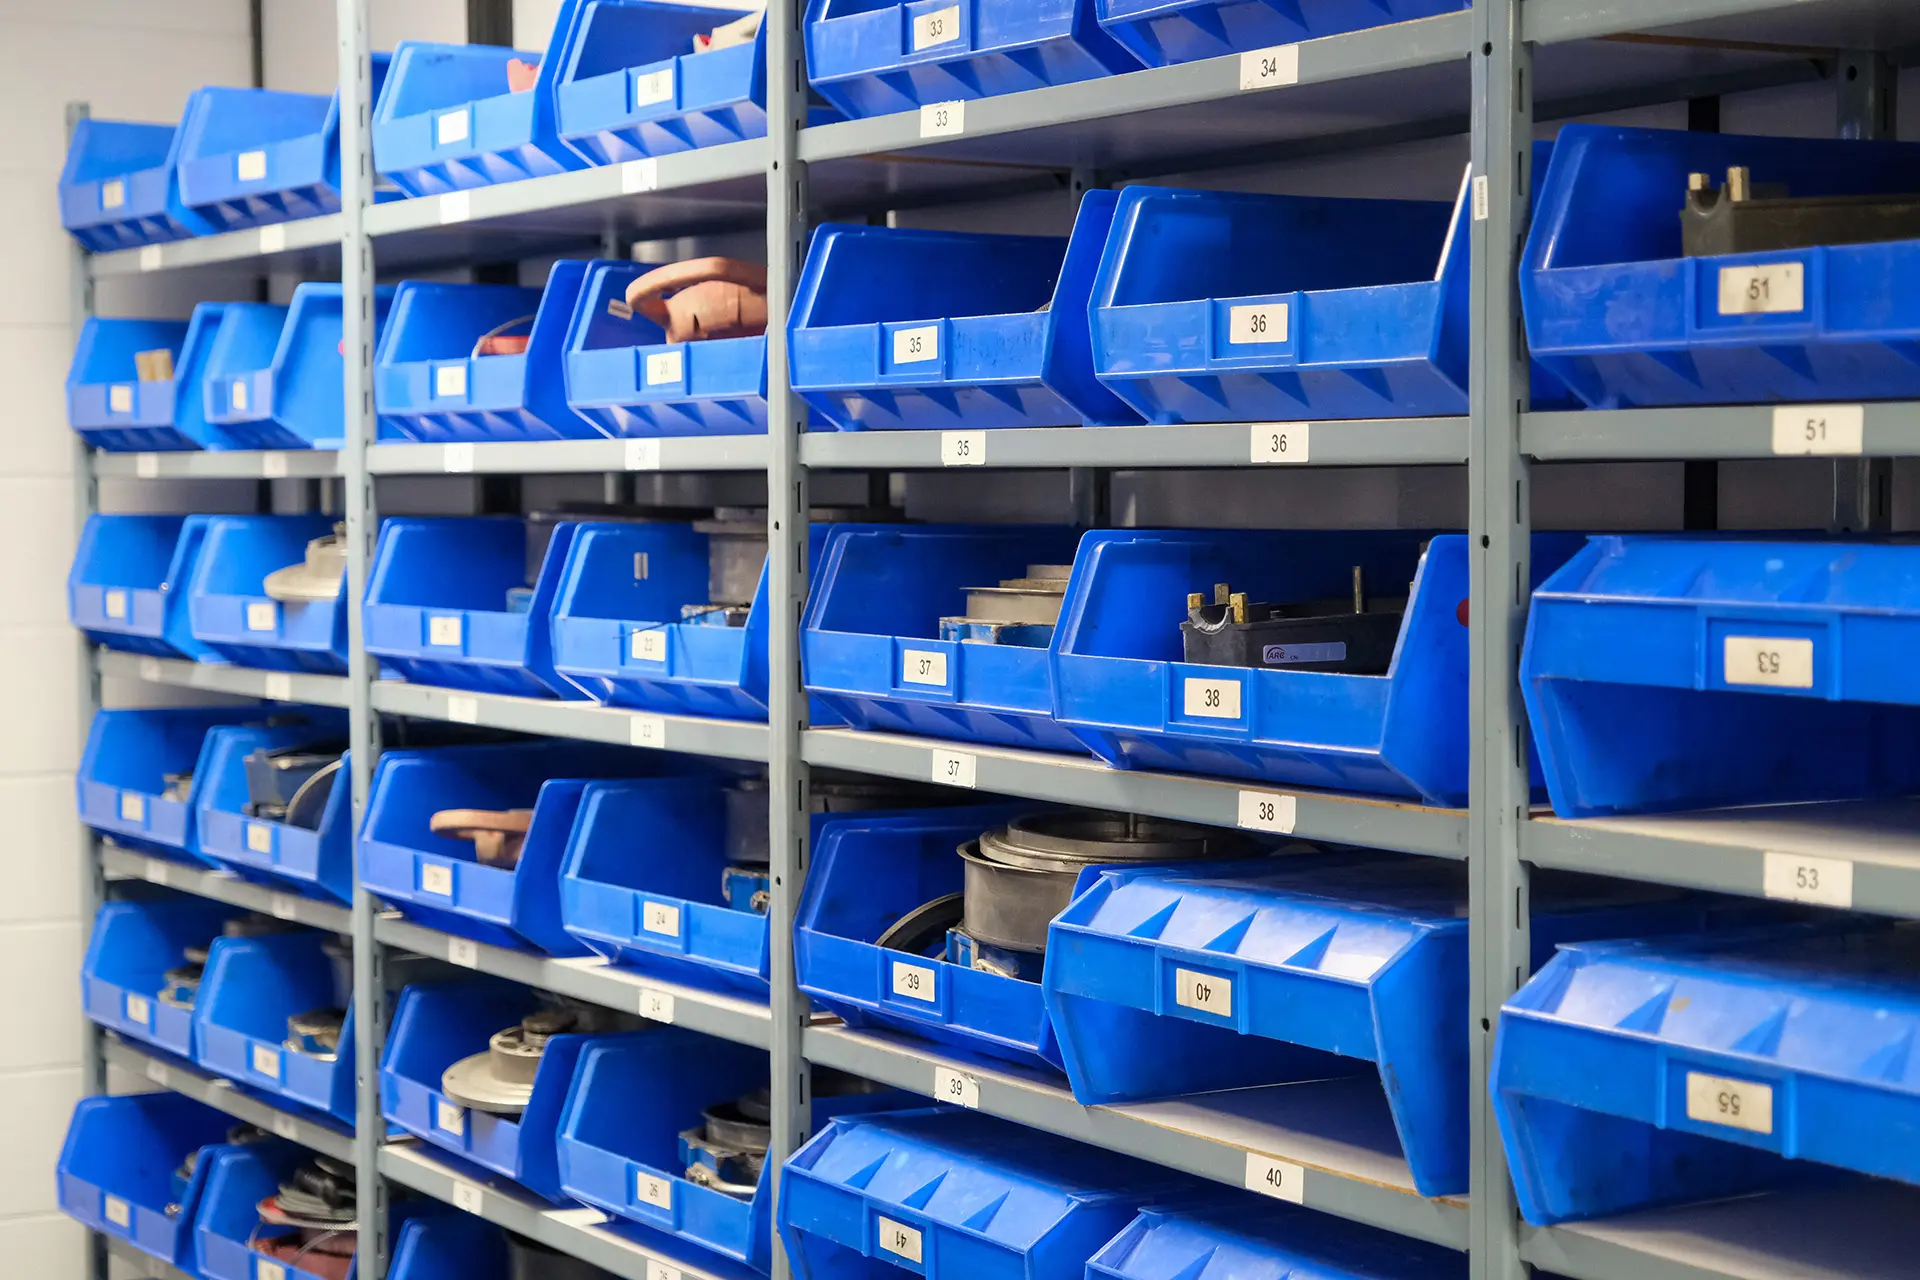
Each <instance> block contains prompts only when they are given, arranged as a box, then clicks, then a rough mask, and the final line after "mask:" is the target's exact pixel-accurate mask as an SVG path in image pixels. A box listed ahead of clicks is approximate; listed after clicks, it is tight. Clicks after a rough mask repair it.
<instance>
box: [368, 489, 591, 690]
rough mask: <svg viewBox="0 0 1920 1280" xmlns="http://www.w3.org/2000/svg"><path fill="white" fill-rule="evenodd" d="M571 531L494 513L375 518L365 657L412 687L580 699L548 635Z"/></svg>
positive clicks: (563, 524)
mask: <svg viewBox="0 0 1920 1280" xmlns="http://www.w3.org/2000/svg"><path fill="white" fill-rule="evenodd" d="M578 527H579V526H578V525H576V524H575V523H574V522H572V521H566V520H563V521H559V522H557V523H547V522H536V521H529V520H514V519H509V518H504V517H499V516H479V517H474V518H469V519H459V518H454V519H438V520H431V519H428V520H416V519H405V520H401V519H395V520H387V521H384V522H382V524H381V526H380V541H379V544H378V545H377V546H376V547H375V548H374V553H373V570H372V573H371V574H370V575H369V577H368V581H367V599H366V607H365V610H364V625H365V628H366V648H367V652H368V653H370V654H372V655H374V656H375V657H376V658H378V659H380V664H381V666H383V667H384V668H386V669H387V670H388V671H390V672H392V673H394V674H396V675H399V676H401V677H402V678H404V679H407V680H410V681H412V682H413V683H415V684H432V685H440V686H443V687H445V688H449V689H471V690H474V691H475V692H478V693H505V694H515V695H518V696H520V697H529V698H545V697H552V696H553V695H555V694H558V695H559V696H561V697H563V698H581V697H584V696H585V695H584V694H582V693H581V692H580V691H579V690H578V689H576V688H575V687H574V686H573V685H571V684H569V683H567V682H566V681H565V680H562V679H561V678H560V676H559V675H558V674H557V673H556V672H555V671H554V669H553V641H552V636H551V632H550V631H549V629H548V618H549V617H550V615H551V613H552V610H553V599H554V593H555V591H556V590H557V589H558V587H559V583H560V575H561V571H562V570H563V569H564V568H565V567H566V562H567V548H568V547H569V546H571V545H572V543H573V534H574V530H575V529H576V528H578ZM543 544H544V545H543Z"/></svg>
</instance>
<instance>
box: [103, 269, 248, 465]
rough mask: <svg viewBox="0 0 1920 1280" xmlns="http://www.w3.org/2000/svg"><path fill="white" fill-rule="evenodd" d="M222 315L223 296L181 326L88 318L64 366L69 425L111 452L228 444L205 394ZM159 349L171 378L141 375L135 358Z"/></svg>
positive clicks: (224, 309)
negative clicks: (168, 358)
mask: <svg viewBox="0 0 1920 1280" xmlns="http://www.w3.org/2000/svg"><path fill="white" fill-rule="evenodd" d="M226 313H227V304H226V303H224V302H203V303H201V304H200V305H199V306H197V307H195V308H194V309H193V319H192V320H190V321H188V322H187V323H185V324H182V323H181V322H180V321H178V320H121V319H111V318H108V317H105V316H88V317H87V320H86V323H85V324H84V325H82V326H81V328H80V341H79V343H78V344H77V345H76V346H75V347H74V349H73V363H72V365H70V366H69V367H68V369H67V421H68V423H69V424H70V425H71V426H72V427H73V429H74V430H75V431H77V432H79V433H80V435H81V438H82V439H84V440H85V441H86V442H87V443H88V444H90V445H92V446H94V447H95V448H98V449H105V450H107V451H108V452H109V453H135V452H142V453H171V452H178V451H180V450H183V449H224V448H228V447H229V445H228V443H227V439H226V437H225V435H224V434H222V433H221V432H220V431H219V430H218V429H216V428H215V427H213V426H212V425H211V424H210V423H208V421H207V415H206V406H205V403H204V399H203V396H204V392H205V389H206V388H205V380H206V379H205V373H206V367H207V356H208V354H209V352H210V351H211V350H212V348H213V341H214V336H215V334H216V333H217V332H218V331H219V328H220V323H221V320H222V318H223V317H224V316H225V315H226ZM163 347H164V348H165V349H166V350H168V351H171V352H172V353H173V370H174V376H173V377H172V378H170V379H168V380H166V381H165V382H160V381H152V382H142V381H140V379H139V376H138V373H139V370H138V367H137V365H136V363H135V360H134V357H135V356H136V355H138V354H139V353H140V352H142V351H157V350H159V349H161V348H163Z"/></svg>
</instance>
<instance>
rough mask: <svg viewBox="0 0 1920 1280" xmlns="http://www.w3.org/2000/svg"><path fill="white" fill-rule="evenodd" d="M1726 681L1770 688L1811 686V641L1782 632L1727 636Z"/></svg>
mask: <svg viewBox="0 0 1920 1280" xmlns="http://www.w3.org/2000/svg"><path fill="white" fill-rule="evenodd" d="M1725 662H1726V667H1725V672H1726V680H1727V683H1728V684H1750V685H1764V686H1766V687H1768V688H1773V689H1811V688H1813V641H1811V640H1790V639H1787V638H1786V637H1784V636H1728V637H1727V638H1726V644H1725Z"/></svg>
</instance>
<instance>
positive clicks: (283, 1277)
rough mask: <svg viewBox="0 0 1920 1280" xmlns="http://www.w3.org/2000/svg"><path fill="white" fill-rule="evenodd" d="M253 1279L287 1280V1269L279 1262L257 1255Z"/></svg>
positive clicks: (254, 1262)
mask: <svg viewBox="0 0 1920 1280" xmlns="http://www.w3.org/2000/svg"><path fill="white" fill-rule="evenodd" d="M253 1280H287V1269H286V1268H285V1267H283V1266H281V1265H280V1264H279V1263H277V1262H269V1261H267V1260H266V1259H265V1258H260V1257H256V1258H255V1259H254V1260H253Z"/></svg>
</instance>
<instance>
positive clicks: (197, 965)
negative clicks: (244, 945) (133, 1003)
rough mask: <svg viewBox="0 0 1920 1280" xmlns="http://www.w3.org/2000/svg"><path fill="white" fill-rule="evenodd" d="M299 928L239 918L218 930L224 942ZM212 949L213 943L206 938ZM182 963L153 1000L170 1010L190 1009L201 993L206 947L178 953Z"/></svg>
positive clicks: (171, 971) (262, 918) (168, 974)
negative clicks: (226, 939)
mask: <svg viewBox="0 0 1920 1280" xmlns="http://www.w3.org/2000/svg"><path fill="white" fill-rule="evenodd" d="M297 928H299V926H298V925H294V924H291V923H288V922H287V921H284V920H276V919H274V918H273V917H271V916H262V915H248V916H239V917H237V918H235V919H232V920H229V921H227V922H226V923H225V924H223V925H222V926H220V936H221V937H223V938H259V937H264V936H266V935H267V934H270V933H292V932H294V931H295V930H296V929H297ZM207 941H208V944H209V945H211V943H212V939H211V938H209V939H208V940H207ZM180 959H181V963H180V964H177V965H175V966H173V967H172V968H171V969H168V970H167V971H166V973H165V974H164V975H162V977H161V983H162V985H161V987H160V990H159V991H157V992H155V993H154V998H155V999H157V1000H159V1001H160V1003H161V1004H164V1005H166V1006H167V1007H168V1008H170V1009H191V1008H193V1002H194V998H195V997H196V996H197V995H199V992H200V978H201V976H202V975H203V974H204V973H205V971H206V967H207V947H206V946H198V947H188V948H186V950H185V951H183V952H182V953H181V957H180Z"/></svg>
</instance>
